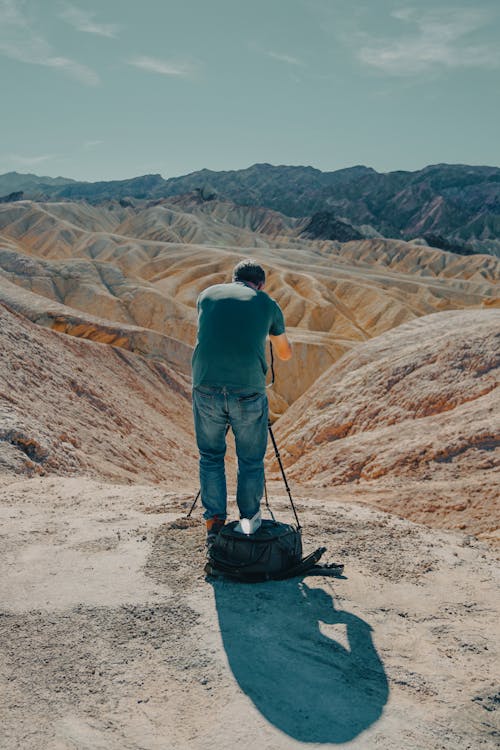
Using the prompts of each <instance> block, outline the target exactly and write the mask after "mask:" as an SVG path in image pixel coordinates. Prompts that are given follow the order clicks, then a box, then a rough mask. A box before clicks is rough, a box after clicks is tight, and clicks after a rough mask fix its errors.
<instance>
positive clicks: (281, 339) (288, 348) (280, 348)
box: [269, 333, 292, 361]
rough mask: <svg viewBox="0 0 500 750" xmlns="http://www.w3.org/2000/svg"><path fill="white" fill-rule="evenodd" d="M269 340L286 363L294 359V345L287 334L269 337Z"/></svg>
mask: <svg viewBox="0 0 500 750" xmlns="http://www.w3.org/2000/svg"><path fill="white" fill-rule="evenodd" d="M269 339H270V341H271V344H272V345H273V349H274V350H275V351H276V354H277V355H278V357H279V359H282V360H284V361H286V360H287V359H291V358H292V345H291V344H290V342H289V341H288V339H287V336H286V333H281V334H280V335H279V336H269Z"/></svg>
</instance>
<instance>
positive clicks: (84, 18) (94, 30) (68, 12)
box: [59, 5, 119, 37]
mask: <svg viewBox="0 0 500 750" xmlns="http://www.w3.org/2000/svg"><path fill="white" fill-rule="evenodd" d="M94 16H95V13H89V12H88V11H84V10H81V9H80V8H77V7H76V6H74V5H66V6H65V8H64V9H63V10H62V11H61V13H60V14H59V17H60V18H62V19H63V20H64V21H67V23H69V24H70V25H71V26H73V27H74V28H75V29H77V30H78V31H83V32H85V33H87V34H98V35H99V36H106V37H115V36H116V35H117V34H118V31H119V26H117V25H116V24H113V23H97V22H96V21H94Z"/></svg>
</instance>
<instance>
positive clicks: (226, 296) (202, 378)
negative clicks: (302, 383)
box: [192, 281, 285, 393]
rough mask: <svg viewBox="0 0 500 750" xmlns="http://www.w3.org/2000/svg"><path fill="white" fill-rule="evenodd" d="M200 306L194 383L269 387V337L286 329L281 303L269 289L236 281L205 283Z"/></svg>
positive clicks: (261, 389) (236, 386)
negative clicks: (205, 287) (270, 295)
mask: <svg viewBox="0 0 500 750" xmlns="http://www.w3.org/2000/svg"><path fill="white" fill-rule="evenodd" d="M197 309H198V340H197V342H196V348H195V350H194V354H193V361H192V364H193V386H194V387H196V386H198V385H212V386H227V387H228V388H251V389H255V391H257V392H261V393H262V392H264V391H265V388H266V372H267V363H266V355H265V345H266V337H267V335H268V334H271V336H279V335H280V334H282V333H284V332H285V322H284V320H283V313H282V312H281V308H280V306H279V305H278V303H277V302H275V301H274V300H273V299H271V297H269V295H267V294H266V293H265V292H262V291H257V290H256V289H253V288H252V287H251V286H248V285H247V284H245V283H244V282H241V281H235V282H232V283H230V284H215V285H214V286H210V287H208V289H205V290H204V291H203V292H202V293H201V294H200V296H199V297H198V302H197Z"/></svg>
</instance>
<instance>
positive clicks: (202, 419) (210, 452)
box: [193, 259, 292, 547]
mask: <svg viewBox="0 0 500 750" xmlns="http://www.w3.org/2000/svg"><path fill="white" fill-rule="evenodd" d="M265 280H266V274H265V271H264V269H263V268H262V267H261V266H259V265H258V264H257V263H255V261H253V260H249V259H247V260H243V261H241V263H238V265H237V266H236V267H235V269H234V271H233V280H232V282H231V283H227V284H215V285H214V286H210V287H208V289H205V290H204V291H203V292H202V293H201V294H200V296H199V297H198V302H197V309H198V339H197V343H196V348H195V350H194V354H193V414H194V425H195V431H196V442H197V444H198V450H199V453H200V486H201V501H202V503H203V507H204V510H205V512H204V514H203V517H204V518H205V520H206V524H207V547H210V546H211V544H212V543H213V541H214V539H215V538H216V536H217V534H218V533H219V531H220V530H221V528H222V527H223V526H224V523H225V520H226V516H227V510H226V503H227V489H226V475H225V470H224V456H225V453H226V432H227V429H228V427H229V426H230V427H231V429H232V431H233V433H234V439H235V445H236V454H237V457H238V487H237V493H236V502H237V504H238V508H239V512H240V518H242V519H257V518H258V517H259V509H260V501H261V499H262V495H263V493H264V455H265V452H266V446H267V431H268V403H267V395H266V372H267V364H266V357H265V344H266V338H267V337H268V336H269V338H270V340H271V342H272V344H273V347H274V350H275V352H276V354H277V355H278V357H279V358H280V359H282V360H288V359H290V357H291V356H292V348H291V346H290V342H289V341H288V338H287V336H286V333H285V323H284V320H283V313H282V311H281V309H280V307H279V305H278V303H277V302H275V301H274V300H273V299H271V297H269V296H268V295H267V294H266V293H265V292H263V291H262V289H263V287H264V284H265Z"/></svg>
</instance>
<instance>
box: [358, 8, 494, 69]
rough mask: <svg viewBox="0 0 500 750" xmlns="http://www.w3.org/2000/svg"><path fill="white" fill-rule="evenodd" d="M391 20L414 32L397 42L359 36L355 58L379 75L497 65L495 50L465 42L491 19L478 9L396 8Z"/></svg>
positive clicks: (365, 35)
mask: <svg viewBox="0 0 500 750" xmlns="http://www.w3.org/2000/svg"><path fill="white" fill-rule="evenodd" d="M391 15H392V17H393V18H395V19H396V20H398V21H401V23H403V24H405V25H411V26H412V27H413V29H412V30H411V31H408V32H406V33H404V34H403V35H402V36H400V37H399V38H398V39H387V38H386V39H381V38H378V39H377V38H374V37H372V36H370V35H368V34H366V33H363V32H362V33H360V34H358V38H357V43H358V45H359V49H358V51H357V57H358V59H359V60H360V61H361V62H362V63H364V64H365V65H368V66H370V67H372V68H375V69H377V70H379V71H380V72H382V73H389V74H392V75H400V76H408V75H415V74H418V73H423V72H427V71H431V70H434V69H436V68H438V69H439V68H441V69H443V68H448V69H451V68H467V67H469V68H474V67H487V68H488V67H489V68H494V67H497V66H499V65H500V51H499V49H498V47H496V46H493V45H490V44H488V43H486V42H484V43H477V44H472V43H467V40H466V39H465V37H467V36H468V35H470V34H472V33H473V32H475V31H478V30H479V29H482V28H483V27H484V26H486V25H487V24H488V23H489V22H490V21H491V20H492V16H491V14H490V13H488V12H487V11H485V10H483V9H481V8H475V9H474V8H435V9H434V10H430V11H425V12H422V11H418V10H415V9H414V8H399V9H396V10H394V11H393V12H392V13H391Z"/></svg>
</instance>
